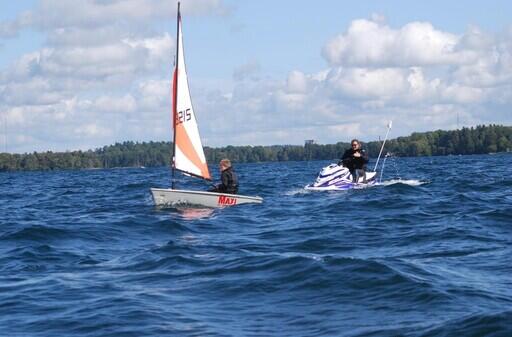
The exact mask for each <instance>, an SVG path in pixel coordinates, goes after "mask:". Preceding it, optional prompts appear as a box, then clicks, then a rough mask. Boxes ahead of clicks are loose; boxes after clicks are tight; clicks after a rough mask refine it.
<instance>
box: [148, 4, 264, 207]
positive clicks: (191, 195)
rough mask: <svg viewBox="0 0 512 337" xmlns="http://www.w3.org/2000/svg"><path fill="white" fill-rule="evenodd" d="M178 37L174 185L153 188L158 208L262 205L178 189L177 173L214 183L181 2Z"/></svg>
mask: <svg viewBox="0 0 512 337" xmlns="http://www.w3.org/2000/svg"><path fill="white" fill-rule="evenodd" d="M176 35H177V37H176V60H175V67H174V76H173V88H172V101H173V108H172V122H171V123H172V126H173V130H174V141H173V156H172V183H171V188H170V189H169V188H151V194H152V196H153V200H154V202H155V205H157V206H163V205H167V206H180V205H196V206H203V207H210V208H216V207H224V206H234V205H240V204H248V203H262V202H263V199H262V198H260V197H251V196H244V195H238V194H227V193H216V192H207V191H191V190H179V189H175V188H174V184H175V179H174V176H175V171H179V172H182V173H183V174H185V175H188V176H192V177H196V178H201V179H204V180H208V181H211V176H210V172H209V170H208V164H207V162H206V157H205V155H204V150H203V145H202V143H201V138H200V136H199V128H198V126H197V120H196V115H195V112H194V109H193V107H192V99H191V96H190V90H189V86H188V79H187V71H186V68H185V60H184V52H183V35H182V30H181V14H180V3H179V2H178V15H177V28H176Z"/></svg>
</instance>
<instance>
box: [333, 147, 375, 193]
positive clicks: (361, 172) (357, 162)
mask: <svg viewBox="0 0 512 337" xmlns="http://www.w3.org/2000/svg"><path fill="white" fill-rule="evenodd" d="M350 143H351V148H349V149H347V150H345V153H343V157H341V161H340V162H339V163H338V165H339V164H343V166H345V167H346V168H348V169H349V171H350V174H351V175H352V182H354V183H356V182H358V181H359V177H363V183H364V184H366V164H367V163H368V154H367V153H366V151H365V150H363V149H362V148H361V143H360V142H359V141H358V140H357V139H352V141H351V142H350Z"/></svg>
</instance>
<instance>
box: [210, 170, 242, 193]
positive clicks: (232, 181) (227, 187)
mask: <svg viewBox="0 0 512 337" xmlns="http://www.w3.org/2000/svg"><path fill="white" fill-rule="evenodd" d="M220 181H221V183H220V184H219V185H217V188H216V189H215V190H216V192H221V193H230V194H237V193H238V177H237V176H236V173H235V171H234V170H233V168H232V167H230V168H227V169H225V170H224V171H222V173H221V174H220Z"/></svg>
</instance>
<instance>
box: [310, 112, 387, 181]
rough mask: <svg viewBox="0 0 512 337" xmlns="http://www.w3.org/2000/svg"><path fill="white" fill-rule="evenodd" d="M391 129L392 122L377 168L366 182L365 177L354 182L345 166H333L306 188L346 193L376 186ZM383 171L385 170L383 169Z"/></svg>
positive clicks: (324, 169) (367, 174) (323, 170)
mask: <svg viewBox="0 0 512 337" xmlns="http://www.w3.org/2000/svg"><path fill="white" fill-rule="evenodd" d="M391 127H392V122H391V121H390V122H389V123H388V130H387V132H386V137H384V142H382V147H381V148H380V152H379V156H378V157H377V162H376V163H375V168H374V169H373V172H366V182H363V179H364V178H363V177H359V179H358V181H357V182H353V181H352V175H351V174H350V171H349V169H348V168H346V167H344V166H343V165H338V164H331V165H329V166H326V167H324V168H323V169H322V170H321V171H320V173H319V174H318V177H317V178H316V180H315V182H314V183H313V184H309V185H306V186H305V187H304V188H305V189H306V190H312V191H344V190H349V189H352V188H357V187H364V186H370V185H375V184H376V182H377V179H376V178H377V167H378V166H379V160H380V156H381V155H382V150H384V145H385V144H386V140H387V139H388V135H389V130H391ZM381 170H383V167H382V168H381Z"/></svg>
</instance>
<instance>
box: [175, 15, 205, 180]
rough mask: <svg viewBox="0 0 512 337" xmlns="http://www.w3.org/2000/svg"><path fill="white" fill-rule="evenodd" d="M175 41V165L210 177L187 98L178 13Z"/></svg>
mask: <svg viewBox="0 0 512 337" xmlns="http://www.w3.org/2000/svg"><path fill="white" fill-rule="evenodd" d="M176 43H177V55H176V58H177V62H176V66H175V69H174V81H173V82H174V83H173V100H174V102H173V103H174V104H173V115H174V116H173V120H174V132H175V135H174V141H175V145H174V168H175V169H178V170H180V171H182V172H185V173H189V174H192V175H195V176H198V177H201V178H204V179H211V176H210V172H209V171H208V165H207V163H206V158H205V156H204V151H203V145H202V144H201V137H200V136H199V129H198V127H197V121H196V116H195V113H194V109H193V108H192V100H191V98H190V91H189V87H188V80H187V71H186V68H185V58H184V53H183V38H182V32H181V17H180V15H179V14H178V39H177V41H176Z"/></svg>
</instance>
